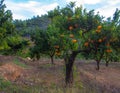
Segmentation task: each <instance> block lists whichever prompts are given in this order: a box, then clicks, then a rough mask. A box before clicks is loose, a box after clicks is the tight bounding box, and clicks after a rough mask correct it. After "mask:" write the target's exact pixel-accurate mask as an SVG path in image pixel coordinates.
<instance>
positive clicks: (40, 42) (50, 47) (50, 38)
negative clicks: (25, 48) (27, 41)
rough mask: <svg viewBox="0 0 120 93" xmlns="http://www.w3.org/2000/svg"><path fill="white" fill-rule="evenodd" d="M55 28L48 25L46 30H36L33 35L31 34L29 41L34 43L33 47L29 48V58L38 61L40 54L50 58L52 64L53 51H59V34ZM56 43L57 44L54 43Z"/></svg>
mask: <svg viewBox="0 0 120 93" xmlns="http://www.w3.org/2000/svg"><path fill="white" fill-rule="evenodd" d="M57 30H58V29H57V28H55V27H54V26H53V25H49V27H48V28H47V30H40V29H39V28H36V30H35V31H34V33H32V34H31V39H32V41H33V42H34V46H33V47H31V48H30V56H31V58H37V59H39V58H40V56H41V54H44V55H48V56H49V57H50V58H51V63H52V64H54V60H53V58H54V55H55V50H56V49H59V46H58V44H57V43H58V42H57V41H56V39H58V38H59V37H58V38H55V36H56V37H57V36H58V34H59V33H56V32H57ZM56 42H57V43H56Z"/></svg>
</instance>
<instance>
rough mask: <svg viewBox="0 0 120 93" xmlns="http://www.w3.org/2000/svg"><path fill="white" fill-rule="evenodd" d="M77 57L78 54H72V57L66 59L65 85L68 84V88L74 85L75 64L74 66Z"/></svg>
mask: <svg viewBox="0 0 120 93" xmlns="http://www.w3.org/2000/svg"><path fill="white" fill-rule="evenodd" d="M76 55H77V53H76V52H72V54H71V55H70V57H68V58H65V63H66V64H65V66H66V76H65V83H66V86H72V84H73V64H74V60H75V57H76Z"/></svg>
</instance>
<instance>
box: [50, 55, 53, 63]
mask: <svg viewBox="0 0 120 93" xmlns="http://www.w3.org/2000/svg"><path fill="white" fill-rule="evenodd" d="M50 59H51V64H54V59H53V56H50Z"/></svg>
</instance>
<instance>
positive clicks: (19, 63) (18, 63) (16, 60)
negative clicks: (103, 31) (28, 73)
mask: <svg viewBox="0 0 120 93" xmlns="http://www.w3.org/2000/svg"><path fill="white" fill-rule="evenodd" d="M13 63H14V64H16V65H18V66H21V67H23V68H27V67H28V66H27V65H26V64H24V63H21V62H20V61H19V60H18V59H17V58H15V59H14V61H13Z"/></svg>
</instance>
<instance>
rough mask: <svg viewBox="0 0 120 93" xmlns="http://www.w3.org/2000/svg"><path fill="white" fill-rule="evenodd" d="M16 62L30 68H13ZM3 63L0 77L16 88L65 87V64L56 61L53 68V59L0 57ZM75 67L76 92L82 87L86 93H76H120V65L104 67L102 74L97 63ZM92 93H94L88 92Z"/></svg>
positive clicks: (0, 68) (0, 67) (82, 63)
mask: <svg viewBox="0 0 120 93" xmlns="http://www.w3.org/2000/svg"><path fill="white" fill-rule="evenodd" d="M16 58H17V59H18V60H19V62H21V63H23V64H25V65H27V67H26V68H24V67H21V66H19V65H16V64H14V62H13V61H14V59H16ZM0 63H1V66H0V76H2V77H4V79H6V80H9V81H11V82H13V84H15V85H21V86H45V87H49V88H54V87H53V86H54V85H56V86H57V87H62V88H63V87H64V85H65V84H64V77H65V75H64V73H65V70H64V61H63V60H59V59H56V60H55V65H51V63H50V59H47V58H46V59H45V58H44V59H40V60H39V61H34V62H33V61H29V60H27V59H23V58H19V57H13V56H0ZM75 66H76V70H75V71H76V72H74V73H77V74H76V76H75V78H74V85H73V88H74V89H76V88H79V87H78V86H79V85H78V83H79V84H81V85H80V88H82V89H83V90H84V91H82V92H80V91H78V92H74V93H120V63H115V62H114V63H110V65H109V66H108V67H105V64H104V63H101V66H100V70H99V71H97V70H96V68H95V67H96V63H95V62H94V61H86V60H82V61H80V60H77V61H76V62H75ZM90 90H91V91H92V92H89V91H90ZM0 93H2V92H0ZM4 93H5V92H4ZM15 93H16V92H15ZM20 93H22V92H20ZM26 93H27V92H26ZM40 93H43V92H40ZM44 93H47V92H44Z"/></svg>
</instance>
